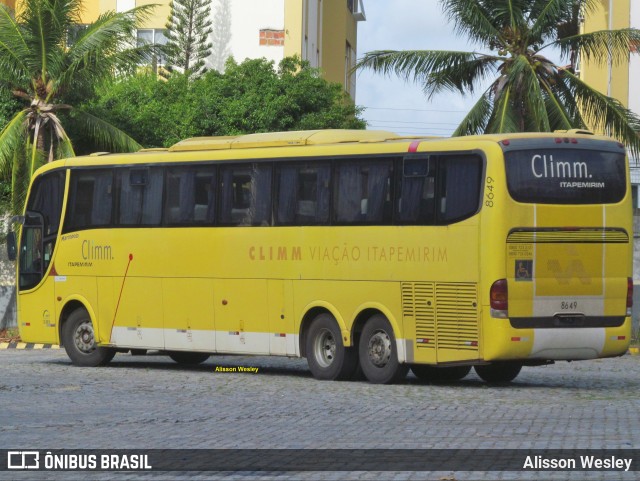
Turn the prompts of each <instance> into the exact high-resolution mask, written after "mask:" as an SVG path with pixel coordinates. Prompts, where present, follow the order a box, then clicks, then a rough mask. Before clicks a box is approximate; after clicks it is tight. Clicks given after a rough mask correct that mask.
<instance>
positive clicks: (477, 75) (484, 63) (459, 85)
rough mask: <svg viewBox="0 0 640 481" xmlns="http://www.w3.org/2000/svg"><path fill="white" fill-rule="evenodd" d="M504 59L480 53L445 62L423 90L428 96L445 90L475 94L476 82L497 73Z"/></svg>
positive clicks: (433, 73)
mask: <svg viewBox="0 0 640 481" xmlns="http://www.w3.org/2000/svg"><path fill="white" fill-rule="evenodd" d="M502 60H503V59H501V58H500V57H493V56H489V55H478V56H477V57H476V58H474V59H472V60H469V61H466V62H465V61H460V62H454V63H451V64H445V63H443V64H442V65H440V66H438V67H436V69H435V70H434V71H433V72H432V73H431V74H430V75H429V76H428V77H427V79H426V81H425V82H424V86H423V91H424V93H425V94H426V95H427V97H428V98H432V97H433V96H434V95H435V94H437V93H440V92H442V91H445V90H448V91H457V92H460V93H462V94H465V93H467V92H468V93H470V94H473V93H474V91H475V87H476V84H477V83H478V82H480V83H481V82H482V81H483V80H485V79H486V78H487V77H489V75H491V74H495V72H496V68H497V65H498V64H499V63H500V62H501V61H502Z"/></svg>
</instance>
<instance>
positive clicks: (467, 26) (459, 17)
mask: <svg viewBox="0 0 640 481" xmlns="http://www.w3.org/2000/svg"><path fill="white" fill-rule="evenodd" d="M441 3H442V8H443V11H444V13H445V15H446V16H447V17H448V18H449V20H451V21H452V22H453V23H454V31H455V32H456V33H458V34H461V35H468V36H469V37H470V38H471V40H472V41H475V42H480V43H489V42H491V41H493V40H495V39H496V38H501V36H502V32H501V30H500V28H498V26H497V25H496V23H495V18H494V16H493V14H492V12H491V11H490V10H488V9H487V8H486V7H485V5H484V2H480V1H477V0H473V1H469V0H441Z"/></svg>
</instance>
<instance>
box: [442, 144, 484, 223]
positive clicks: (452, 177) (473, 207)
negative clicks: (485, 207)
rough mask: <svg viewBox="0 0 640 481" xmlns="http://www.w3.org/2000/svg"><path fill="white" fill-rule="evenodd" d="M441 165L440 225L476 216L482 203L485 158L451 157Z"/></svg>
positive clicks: (443, 159)
mask: <svg viewBox="0 0 640 481" xmlns="http://www.w3.org/2000/svg"><path fill="white" fill-rule="evenodd" d="M441 159H442V160H441V162H440V169H439V172H440V175H439V192H440V206H439V212H438V217H439V220H440V223H445V224H449V223H452V222H457V221H460V220H463V219H466V218H467V217H470V216H472V215H473V214H475V213H476V212H477V210H478V208H479V204H480V188H481V181H482V179H481V175H482V159H481V158H480V157H479V156H477V155H447V156H442V157H441Z"/></svg>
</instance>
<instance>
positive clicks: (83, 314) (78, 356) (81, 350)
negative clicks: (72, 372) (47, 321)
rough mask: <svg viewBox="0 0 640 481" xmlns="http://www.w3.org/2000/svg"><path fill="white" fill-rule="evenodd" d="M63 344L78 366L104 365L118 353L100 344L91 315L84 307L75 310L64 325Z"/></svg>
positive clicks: (72, 360)
mask: <svg viewBox="0 0 640 481" xmlns="http://www.w3.org/2000/svg"><path fill="white" fill-rule="evenodd" d="M62 344H63V345H64V349H65V351H67V355H68V356H69V359H71V362H72V363H73V364H75V365H76V366H85V367H95V366H104V365H105V364H108V363H109V361H111V359H113V356H115V355H116V351H115V350H114V349H110V348H108V347H100V346H98V344H97V343H96V338H95V332H94V330H93V323H92V322H91V317H90V316H89V313H88V312H87V311H86V309H82V308H81V309H76V310H75V311H73V312H72V313H71V315H70V316H69V317H68V319H67V320H66V322H65V323H64V325H63V326H62Z"/></svg>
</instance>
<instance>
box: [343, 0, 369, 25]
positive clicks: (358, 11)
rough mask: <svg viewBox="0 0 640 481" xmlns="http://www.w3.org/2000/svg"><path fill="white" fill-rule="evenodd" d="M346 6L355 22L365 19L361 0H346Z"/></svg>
mask: <svg viewBox="0 0 640 481" xmlns="http://www.w3.org/2000/svg"><path fill="white" fill-rule="evenodd" d="M347 8H348V9H349V11H350V12H351V14H352V15H353V18H354V19H355V21H356V22H363V21H365V20H366V19H367V18H366V16H365V14H364V5H363V3H362V0H347Z"/></svg>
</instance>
